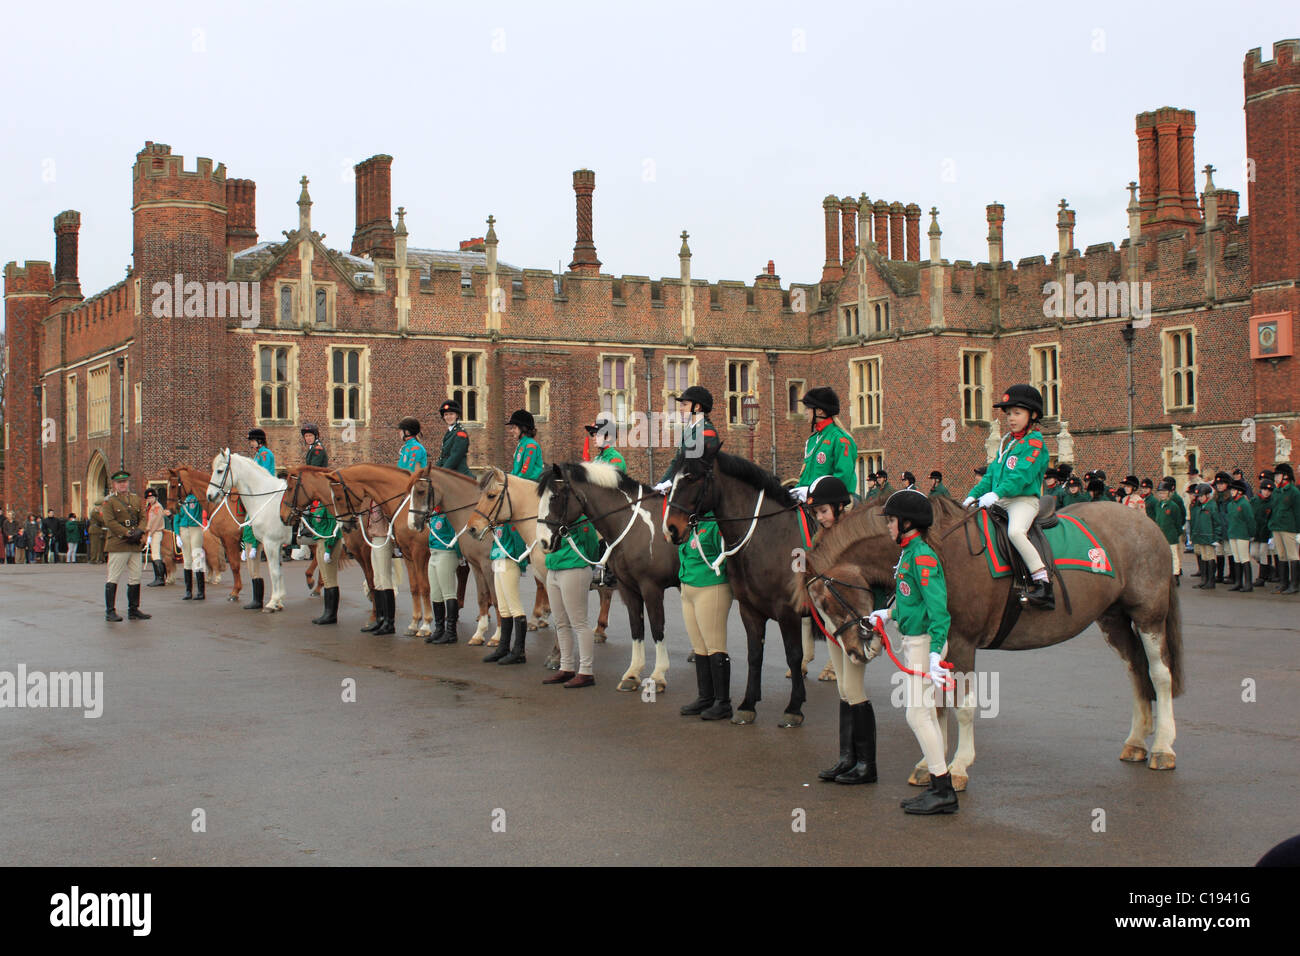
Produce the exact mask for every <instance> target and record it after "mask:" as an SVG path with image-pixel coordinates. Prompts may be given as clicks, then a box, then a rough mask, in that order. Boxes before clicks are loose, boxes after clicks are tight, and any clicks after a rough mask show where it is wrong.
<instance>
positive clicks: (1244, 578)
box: [1241, 561, 1255, 594]
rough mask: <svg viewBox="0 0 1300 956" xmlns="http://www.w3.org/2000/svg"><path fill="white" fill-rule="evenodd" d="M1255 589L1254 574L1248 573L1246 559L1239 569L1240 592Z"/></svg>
mask: <svg viewBox="0 0 1300 956" xmlns="http://www.w3.org/2000/svg"><path fill="white" fill-rule="evenodd" d="M1253 590H1255V576H1254V575H1253V574H1251V573H1250V562H1249V561H1247V562H1246V563H1245V565H1243V566H1242V569H1241V593H1242V594H1249V593H1250V592H1251V591H1253Z"/></svg>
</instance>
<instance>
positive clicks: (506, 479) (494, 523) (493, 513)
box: [474, 469, 538, 541]
mask: <svg viewBox="0 0 1300 956" xmlns="http://www.w3.org/2000/svg"><path fill="white" fill-rule="evenodd" d="M498 470H499V469H498ZM492 480H493V481H495V480H496V478H495V477H493V479H492ZM483 491H484V493H485V494H486V492H487V489H486V488H484V489H483ZM479 500H480V501H481V500H482V495H480V496H479ZM503 505H509V507H510V513H509V514H508V515H506V520H504V521H502V520H501V508H502V506H503ZM474 514H476V515H478V516H479V517H480V518H482V519H483V520H484V521H486V522H487V528H486V529H485V530H484V531H483V532H482V533H481V534H479V535H477V537H478V539H479V540H480V541H481V540H482V539H483V535H484V534H486V533H487V532H488V531H492V530H495V529H496V528H499V527H501V526H502V525H504V524H509V523H510V522H511V521H530V520H533V519H535V518H537V517H538V516H537V515H531V516H528V515H526V516H524V517H522V518H517V517H515V506H514V504H513V503H512V502H511V501H510V476H509V475H507V474H506V473H505V472H501V491H500V493H499V494H498V495H497V498H496V501H495V502H494V503H493V505H492V507H491V508H490V509H488V511H484V510H483V509H481V508H479V506H478V502H477V501H476V502H474Z"/></svg>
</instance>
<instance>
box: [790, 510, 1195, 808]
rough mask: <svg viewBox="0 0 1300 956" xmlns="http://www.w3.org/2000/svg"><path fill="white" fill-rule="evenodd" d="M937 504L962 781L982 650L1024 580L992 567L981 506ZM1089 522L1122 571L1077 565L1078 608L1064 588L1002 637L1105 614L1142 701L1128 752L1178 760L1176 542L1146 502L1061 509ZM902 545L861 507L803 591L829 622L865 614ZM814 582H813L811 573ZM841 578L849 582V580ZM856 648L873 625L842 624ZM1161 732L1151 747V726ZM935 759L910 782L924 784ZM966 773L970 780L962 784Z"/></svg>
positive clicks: (1045, 639) (1071, 627)
mask: <svg viewBox="0 0 1300 956" xmlns="http://www.w3.org/2000/svg"><path fill="white" fill-rule="evenodd" d="M930 503H931V504H932V506H933V507H934V526H933V527H932V528H931V533H930V536H929V537H930V541H931V544H932V546H933V545H934V544H936V543H937V544H938V545H939V547H937V548H936V551H938V553H939V559H940V562H941V563H942V565H943V570H944V579H945V581H946V582H947V586H948V612H949V614H950V615H951V616H952V627H951V629H950V631H949V634H948V655H947V657H948V660H950V661H951V662H952V665H953V671H954V677H956V678H957V680H958V690H957V694H958V695H959V697H958V699H957V700H956V705H957V708H956V709H957V725H958V731H959V737H958V742H957V750H956V753H955V754H954V756H953V760H952V763H951V764H950V766H949V772H950V773H951V774H952V778H953V786H954V787H956V788H958V789H960V788H961V787H964V786H965V782H966V779H967V777H968V769H969V767H970V765H971V764H972V763H973V762H974V760H975V737H974V723H975V720H974V716H975V703H976V702H975V689H974V688H975V681H973V680H970V679H965V680H963V679H962V678H963V677H967V675H969V676H970V677H973V676H974V674H975V652H976V650H977V649H979V648H987V647H988V646H989V644H990V643H991V642H992V641H993V640H994V638H995V636H996V634H997V631H998V627H999V625H1000V623H1001V620H1002V614H1003V610H1004V608H1005V607H1006V604H1007V598H1008V595H1009V591H1010V588H1011V587H1012V581H1011V578H1010V577H1006V578H996V579H995V578H993V577H992V576H991V575H990V574H989V570H988V564H987V558H986V556H985V554H984V550H983V546H982V538H981V536H980V533H979V532H978V530H977V529H976V526H975V523H974V521H973V520H972V518H973V515H972V512H970V511H967V510H965V509H963V508H962V507H961V506H960V505H959V504H957V503H955V502H953V501H951V500H949V499H946V498H936V497H931V498H930ZM1061 513H1062V514H1064V515H1073V516H1075V517H1078V518H1079V519H1080V520H1082V521H1084V522H1086V524H1087V526H1088V528H1089V530H1090V531H1091V532H1092V534H1093V535H1094V536H1095V538H1096V540H1097V542H1098V543H1099V544H1100V546H1101V547H1102V548H1103V549H1104V550H1105V552H1106V556H1107V557H1109V560H1110V564H1111V567H1112V568H1113V569H1114V572H1115V576H1114V577H1109V576H1107V575H1104V574H1097V573H1094V572H1092V571H1090V570H1086V569H1078V570H1073V569H1072V570H1068V571H1067V572H1064V573H1067V574H1068V575H1069V576H1068V579H1067V586H1068V588H1069V596H1070V608H1071V610H1070V611H1067V610H1066V609H1065V602H1064V601H1063V600H1062V599H1061V597H1060V596H1059V595H1058V597H1057V601H1056V609H1055V610H1052V611H1048V610H1041V609H1035V608H1027V609H1025V610H1024V611H1023V612H1022V613H1021V615H1020V618H1019V620H1018V621H1017V623H1016V625H1015V627H1014V628H1012V630H1011V631H1010V632H1009V634H1008V635H1007V636H1006V638H1005V640H1004V642H1003V643H1002V644H1001V646H1000V649H1001V650H1008V651H1020V650H1031V649H1034V648H1039V647H1050V646H1051V645H1053V644H1059V643H1060V642H1062V641H1065V640H1068V639H1070V638H1072V637H1075V636H1077V635H1078V634H1080V633H1082V632H1083V631H1084V630H1085V629H1086V628H1087V627H1088V626H1089V625H1090V624H1092V623H1093V622H1094V621H1095V622H1096V623H1097V625H1098V626H1099V627H1100V628H1101V631H1102V634H1103V635H1104V636H1105V638H1106V642H1107V643H1108V644H1110V646H1111V647H1113V648H1114V649H1115V650H1116V652H1118V654H1119V656H1120V657H1121V658H1122V659H1123V660H1124V662H1125V663H1126V664H1127V665H1128V669H1129V675H1130V678H1131V681H1132V687H1133V712H1132V719H1131V723H1130V726H1129V734H1128V737H1127V738H1126V739H1125V741H1124V747H1123V749H1122V750H1121V751H1120V755H1119V758H1120V759H1121V760H1125V761H1132V762H1141V761H1144V760H1147V759H1148V756H1149V757H1150V759H1149V762H1148V764H1147V766H1149V767H1150V768H1151V769H1152V770H1172V769H1174V765H1175V757H1174V750H1173V743H1174V705H1173V699H1174V698H1175V697H1177V696H1179V695H1180V694H1181V693H1182V691H1183V660H1182V658H1183V651H1182V623H1181V615H1180V612H1179V607H1178V592H1177V591H1175V590H1174V580H1173V577H1172V576H1171V575H1170V573H1169V560H1168V555H1169V546H1168V544H1166V543H1165V540H1164V536H1163V535H1162V534H1161V533H1160V530H1159V528H1157V527H1156V524H1155V522H1153V521H1151V520H1150V519H1148V518H1147V517H1146V516H1145V515H1144V514H1142V513H1141V512H1134V511H1133V510H1132V509H1130V508H1126V507H1124V506H1123V505H1120V504H1116V503H1114V502H1103V501H1098V502H1086V503H1080V504H1077V505H1071V506H1069V507H1068V508H1064V509H1062V511H1061ZM898 555H899V547H898V545H896V544H895V543H894V541H893V539H892V538H890V536H889V532H888V530H887V528H886V525H885V519H884V518H883V517H882V516H881V514H880V510H879V509H878V508H863V509H854V510H853V511H851V512H850V513H849V515H848V516H847V517H846V518H845V519H844V520H843V521H841V522H840V523H839V524H838V525H836V526H835V527H834V528H832V529H831V530H830V531H828V532H826V534H825V535H824V536H823V537H822V539H820V540H819V541H818V545H817V548H816V549H815V550H813V551H811V552H810V553H809V555H808V561H807V572H806V574H801V575H799V576H798V578H799V581H798V582H797V583H796V596H797V598H798V599H800V600H808V599H811V602H812V605H813V606H815V607H816V608H817V609H818V611H819V614H820V616H821V617H822V619H823V621H824V622H825V626H826V628H827V630H829V631H832V632H833V631H834V630H836V629H837V628H839V627H840V626H842V625H844V624H845V623H850V622H853V621H854V620H855V619H861V618H863V617H865V616H866V615H867V614H868V613H870V611H871V610H872V599H871V594H870V591H869V590H864V589H866V588H870V587H871V586H876V587H882V588H888V589H889V590H890V593H892V590H893V582H894V565H895V564H896V563H897V562H898ZM805 582H806V584H805ZM841 584H842V585H843V586H841ZM840 639H841V642H842V644H843V646H844V650H845V652H846V653H847V654H849V656H850V657H852V658H853V659H854V660H855V661H859V660H863V659H864V658H863V654H862V643H863V637H862V630H861V628H860V627H848V628H846V630H845V631H844V632H843V634H842V635H841V638H840ZM1153 701H1154V703H1155V715H1154V716H1155V720H1154V732H1155V739H1154V740H1153V742H1152V745H1151V749H1150V752H1149V753H1148V750H1147V747H1146V737H1147V735H1148V734H1151V733H1152V730H1153V726H1152V706H1151V705H1152V702H1153ZM923 770H924V761H923V762H922V763H921V764H919V765H918V768H917V770H916V771H914V772H913V776H912V779H911V780H909V783H920V784H924V783H925V782H926V780H927V779H928V775H927V774H925V773H924V772H923ZM959 785H960V786H959Z"/></svg>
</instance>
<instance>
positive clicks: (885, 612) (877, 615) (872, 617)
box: [867, 607, 889, 628]
mask: <svg viewBox="0 0 1300 956" xmlns="http://www.w3.org/2000/svg"><path fill="white" fill-rule="evenodd" d="M867 620H868V621H869V622H870V624H871V626H872V627H873V628H874V627H875V626H876V625H877V624H879V625H880V626H881V627H884V626H885V622H886V621H888V620H889V608H887V607H882V608H881V609H880V610H879V611H872V612H871V613H870V614H868V615H867Z"/></svg>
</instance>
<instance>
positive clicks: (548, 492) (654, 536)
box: [537, 462, 679, 693]
mask: <svg viewBox="0 0 1300 956" xmlns="http://www.w3.org/2000/svg"><path fill="white" fill-rule="evenodd" d="M537 487H538V490H539V491H540V492H541V495H540V498H539V501H538V506H537V513H538V515H539V516H540V520H541V527H539V528H538V530H537V536H538V539H539V541H540V542H541V545H542V547H543V548H545V549H547V550H549V549H550V539H551V536H552V534H556V535H560V536H563V534H564V533H565V530H566V529H567V528H568V527H570V526H572V525H573V524H575V523H576V522H577V521H578V520H579V518H580V517H581V516H582V515H586V516H587V519H588V520H589V521H590V522H591V524H592V527H594V528H595V529H596V533H597V534H599V535H600V537H601V539H602V540H603V541H604V542H605V543H606V544H607V545H608V547H609V550H608V551H607V552H606V553H605V559H604V560H605V563H606V564H608V566H609V569H610V570H611V571H613V572H614V575H615V576H616V577H617V578H618V593H619V594H620V595H622V597H623V604H624V605H626V607H627V616H628V623H629V625H630V626H631V629H632V662H631V663H630V664H629V665H628V668H627V670H626V671H625V672H624V673H623V676H622V678H620V680H619V682H618V689H619V690H623V691H632V690H638V689H639V688H640V687H641V671H642V669H643V668H644V667H645V663H646V660H645V619H644V617H643V612H644V613H645V614H648V615H649V616H650V635H651V637H653V638H654V643H655V667H654V671H653V672H652V673H651V675H650V677H651V679H652V680H653V681H654V684H655V690H656V691H657V692H658V693H663V692H664V691H665V690H667V689H668V649H667V647H665V646H664V592H665V591H667V590H668V589H669V588H675V587H679V582H678V576H677V549H676V548H674V547H672V546H670V545H669V544H668V542H667V541H665V540H664V539H663V538H662V537H661V536H660V535H659V529H658V528H656V527H655V518H656V515H657V513H659V512H661V511H662V509H663V499H664V496H663V495H661V494H659V493H658V492H655V491H652V490H651V489H649V488H647V487H646V486H645V485H643V484H641V483H640V482H639V481H637V480H636V479H634V478H630V477H628V476H627V475H626V474H624V473H623V472H622V471H620V470H619V469H617V468H615V467H614V466H613V465H609V464H606V463H605V462H581V463H579V462H573V463H569V464H563V465H552V466H551V468H550V470H548V471H547V472H546V473H545V474H544V475H542V480H541V482H540V483H539V484H538V486H537Z"/></svg>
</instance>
